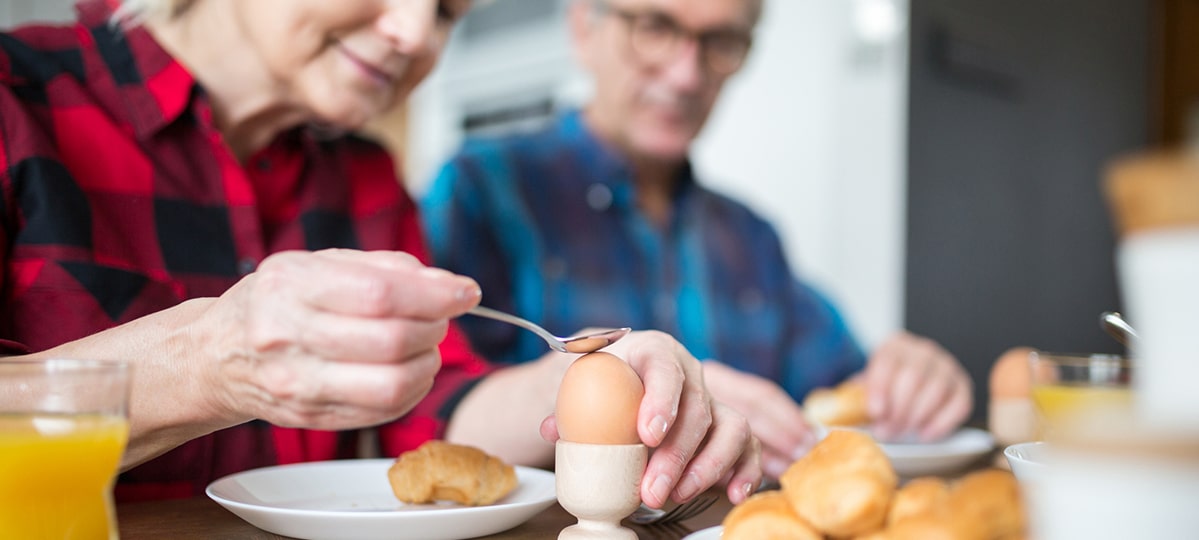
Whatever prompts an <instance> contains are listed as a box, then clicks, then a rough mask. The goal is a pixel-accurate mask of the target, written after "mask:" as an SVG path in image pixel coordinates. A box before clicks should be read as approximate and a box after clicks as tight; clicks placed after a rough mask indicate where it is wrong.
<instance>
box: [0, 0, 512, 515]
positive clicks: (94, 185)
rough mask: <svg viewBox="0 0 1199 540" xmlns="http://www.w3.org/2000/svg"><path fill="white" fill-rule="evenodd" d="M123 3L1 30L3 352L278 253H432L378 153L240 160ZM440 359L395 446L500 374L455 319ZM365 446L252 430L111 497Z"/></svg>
mask: <svg viewBox="0 0 1199 540" xmlns="http://www.w3.org/2000/svg"><path fill="white" fill-rule="evenodd" d="M115 3H116V2H115V1H112V2H109V3H106V2H104V1H102V0H87V1H84V2H81V3H80V4H79V6H78V11H79V22H78V23H77V24H75V25H74V26H64V27H46V26H40V27H39V26H30V27H25V28H20V29H16V30H13V31H11V32H8V33H0V190H2V191H0V254H3V257H4V259H3V263H2V264H0V273H2V276H0V277H2V283H3V285H2V288H0V338H4V339H6V340H9V341H10V343H8V344H7V345H8V347H7V349H8V350H9V351H10V352H16V351H18V350H20V349H21V348H25V349H27V350H32V351H37V350H44V349H46V348H50V347H53V346H55V345H58V344H61V343H63V342H66V341H70V340H74V339H77V338H80V337H82V336H87V335H90V334H94V333H96V332H99V331H101V330H104V329H106V328H109V327H112V326H115V325H119V324H122V323H125V322H128V321H131V320H133V319H136V318H138V317H141V316H143V315H146V314H149V313H153V312H156V311H160V310H162V309H165V308H168V307H170V306H174V305H176V304H179V303H180V302H182V301H184V300H187V299H189V298H196V297H212V296H218V295H220V294H221V293H223V292H224V291H225V290H226V289H228V288H229V287H230V286H231V285H233V283H234V282H236V281H237V280H238V279H239V278H240V277H241V276H243V275H245V274H247V273H249V272H251V271H253V270H254V268H255V266H256V265H257V263H258V262H259V261H261V260H262V259H263V258H264V257H266V256H267V255H268V254H271V253H274V252H278V251H283V250H295V249H306V250H317V249H322V248H329V247H344V248H358V249H364V250H402V251H407V252H409V253H415V254H417V255H418V256H420V257H421V258H422V260H425V247H424V244H423V241H422V239H421V235H420V229H419V225H418V221H417V219H416V214H415V207H414V205H413V203H412V200H411V199H410V198H409V197H408V195H407V194H406V193H405V192H404V190H403V189H402V187H401V185H400V183H399V182H398V181H397V179H396V177H395V173H394V168H393V164H392V161H391V160H390V158H389V157H388V156H387V154H386V153H385V152H384V151H383V150H382V149H380V148H379V147H378V146H376V145H374V144H371V143H368V142H365V141H362V140H360V139H356V138H353V137H341V138H337V139H334V140H320V139H318V138H314V137H313V136H312V134H310V133H309V132H307V131H306V130H302V129H297V130H295V131H293V132H290V133H286V134H284V135H283V136H281V137H279V138H278V140H276V141H275V142H274V143H273V144H271V145H270V146H269V147H267V148H265V149H264V150H262V151H261V152H258V153H257V154H256V155H254V156H253V157H252V158H251V159H249V160H248V161H246V163H245V164H243V163H240V162H239V161H238V160H237V158H236V157H234V155H233V154H232V153H231V152H230V150H229V148H228V147H227V146H226V144H225V142H224V140H223V139H222V137H221V134H220V133H219V132H218V131H217V130H216V128H215V127H214V125H213V118H212V109H211V107H210V104H209V102H208V100H207V99H205V97H204V92H203V90H202V89H201V88H200V87H199V86H198V85H197V83H196V81H195V80H194V79H193V78H192V76H191V75H190V74H189V73H188V71H187V70H186V69H185V68H184V67H183V66H182V65H180V64H179V63H178V62H176V61H175V60H174V59H173V58H172V57H171V56H170V55H168V54H167V53H166V51H164V50H163V49H162V48H161V47H160V46H159V45H158V44H157V43H156V42H155V41H154V39H153V38H152V37H151V35H150V34H149V33H148V32H146V31H145V30H144V29H138V28H135V29H131V30H125V29H122V28H120V27H119V26H117V25H114V24H111V17H112V10H113V6H114V5H115ZM11 342H15V343H11ZM441 354H442V362H443V368H442V371H441V372H440V374H439V375H438V378H437V382H436V385H435V387H434V389H433V391H432V392H431V393H430V394H429V397H427V398H426V399H425V400H424V401H423V402H422V403H421V404H420V405H418V406H417V407H416V409H414V410H413V411H412V412H410V413H409V414H408V415H407V416H405V417H403V418H401V419H400V420H398V421H396V422H393V423H391V424H389V425H386V426H383V427H381V428H380V430H379V431H380V439H381V446H382V448H381V451H382V452H383V453H384V454H385V455H391V456H394V455H396V454H398V453H399V452H401V451H404V450H407V449H410V448H413V447H415V446H417V445H419V444H420V443H421V442H424V441H425V440H428V439H430V438H434V437H438V436H440V435H441V434H442V432H443V428H444V424H445V420H446V418H447V416H448V414H449V412H450V410H449V409H451V408H452V406H453V404H454V403H455V402H456V399H457V398H458V397H460V395H461V393H462V392H463V391H465V389H466V388H467V387H468V386H469V384H470V383H471V382H472V381H474V380H477V379H478V377H479V376H481V375H482V374H483V373H485V372H486V371H487V370H488V369H489V368H488V365H487V364H486V363H485V362H483V361H482V360H480V359H479V358H477V357H476V356H474V355H472V354H471V352H470V350H469V347H468V345H467V344H466V341H465V339H463V338H462V337H461V335H460V334H459V333H458V331H457V329H456V328H453V327H452V328H451V331H450V335H449V337H448V338H447V339H446V341H445V342H444V343H443V344H442V346H441ZM356 439H357V438H356V436H355V435H354V434H353V433H335V432H321V431H308V430H300V429H284V428H278V427H273V426H269V425H267V424H265V423H263V422H251V423H248V424H244V425H241V426H236V427H233V428H229V429H225V430H223V431H220V432H217V433H214V434H212V435H209V436H206V437H202V438H200V439H197V440H194V441H191V442H189V443H187V444H184V445H183V446H181V447H179V448H177V449H175V450H173V451H171V452H169V453H167V454H165V455H163V456H161V457H159V458H157V459H155V460H153V461H150V462H148V463H145V464H143V465H141V466H139V467H136V468H135V469H133V470H131V471H128V472H127V473H125V474H122V475H121V477H120V479H119V482H118V487H117V497H118V498H119V499H123V500H133V499H146V498H163V497H182V496H193V495H198V494H201V493H203V490H204V488H205V486H206V485H207V484H208V483H209V482H211V481H212V480H214V479H216V478H219V477H221V476H223V475H226V474H230V473H233V472H237V471H241V470H246V469H250V468H254V467H261V466H266V465H274V464H279V463H290V462H298V461H312V460H323V459H334V458H342V457H353V455H354V453H355V451H356V448H355V442H356Z"/></svg>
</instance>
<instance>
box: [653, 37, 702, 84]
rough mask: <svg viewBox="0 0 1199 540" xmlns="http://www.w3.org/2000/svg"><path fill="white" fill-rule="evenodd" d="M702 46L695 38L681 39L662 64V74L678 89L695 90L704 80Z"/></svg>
mask: <svg viewBox="0 0 1199 540" xmlns="http://www.w3.org/2000/svg"><path fill="white" fill-rule="evenodd" d="M703 61H704V58H703V48H702V47H701V46H700V44H699V41H697V40H695V39H683V40H682V42H681V43H679V46H678V50H677V51H675V54H674V56H673V57H672V58H670V59H669V60H667V61H666V63H665V64H664V65H663V75H664V76H665V77H666V79H667V80H668V81H670V82H671V83H672V84H673V85H674V86H675V87H676V88H678V89H680V90H696V89H698V88H699V87H700V85H701V84H702V83H703V81H704V65H703Z"/></svg>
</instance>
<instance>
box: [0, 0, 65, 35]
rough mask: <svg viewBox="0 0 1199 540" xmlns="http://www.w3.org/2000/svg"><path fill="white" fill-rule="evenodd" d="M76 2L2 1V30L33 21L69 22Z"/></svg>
mask: <svg viewBox="0 0 1199 540" xmlns="http://www.w3.org/2000/svg"><path fill="white" fill-rule="evenodd" d="M74 5H75V1H74V0H0V28H8V27H10V26H14V25H17V24H22V23H26V22H31V21H69V20H72V19H73V18H74V14H75V10H74Z"/></svg>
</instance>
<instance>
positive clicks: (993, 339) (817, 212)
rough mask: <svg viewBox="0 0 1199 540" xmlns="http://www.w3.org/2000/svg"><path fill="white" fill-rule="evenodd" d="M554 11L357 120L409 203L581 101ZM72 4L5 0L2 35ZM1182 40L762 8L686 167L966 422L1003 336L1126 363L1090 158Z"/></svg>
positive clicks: (1038, 7)
mask: <svg viewBox="0 0 1199 540" xmlns="http://www.w3.org/2000/svg"><path fill="white" fill-rule="evenodd" d="M569 1H570V0H491V1H487V0H476V8H475V9H474V10H473V11H472V13H471V14H470V15H469V16H468V17H467V18H466V20H464V21H463V23H462V24H461V25H460V26H459V27H458V29H457V30H456V32H455V35H454V37H453V40H452V43H451V46H450V47H449V49H448V50H447V52H446V55H445V58H444V60H443V62H442V63H441V65H440V66H439V67H438V69H437V70H436V71H435V72H434V74H433V75H432V76H431V77H430V79H429V80H428V81H426V82H425V84H424V85H423V86H422V87H421V88H420V89H419V90H418V91H417V93H416V94H415V95H414V96H413V97H412V99H411V100H410V101H409V103H408V104H407V106H406V107H402V108H400V109H398V110H396V111H393V112H392V113H391V114H389V115H387V116H386V117H385V118H381V119H379V121H378V122H377V123H376V125H374V126H372V131H373V132H374V133H375V134H377V135H379V136H380V137H381V138H383V139H384V140H385V141H386V142H387V143H388V144H389V145H391V146H392V147H393V148H394V149H396V151H397V153H398V154H401V155H402V160H401V163H402V165H401V166H402V168H403V171H402V172H403V174H404V177H405V179H406V180H405V181H406V182H407V184H408V186H409V188H410V189H411V190H412V191H413V192H414V193H416V194H418V195H419V194H420V193H421V192H422V191H423V190H424V189H425V187H426V186H427V184H428V182H429V180H431V178H432V176H433V175H434V174H435V172H436V170H437V168H438V167H439V166H440V164H441V162H442V161H443V160H444V159H446V158H447V157H448V155H449V154H450V153H451V152H452V151H453V150H454V149H455V148H456V147H457V145H458V144H460V142H461V140H462V138H463V137H464V136H466V135H468V134H474V133H501V132H504V131H507V130H519V129H528V128H531V127H536V126H538V125H539V124H540V123H541V122H544V121H546V120H547V119H549V118H551V117H552V115H553V114H554V113H555V112H556V111H558V110H560V109H562V108H564V107H570V106H571V105H573V104H576V103H579V102H580V101H581V100H583V99H584V98H586V96H587V95H588V92H589V91H590V81H588V80H587V79H586V78H585V77H584V76H583V75H581V74H580V73H579V71H578V70H577V69H576V68H575V67H574V64H573V58H572V53H571V49H570V46H569V43H568V40H567V33H566V28H565V8H566V6H567V5H568V2H569ZM71 6H72V2H71V1H70V0H0V27H9V26H12V25H14V24H19V23H27V22H30V21H66V20H70V17H71V13H72V9H71ZM1196 51H1199V0H1147V1H1142V0H1131V1H1130V0H1057V1H1053V2H1013V1H1011V0H766V10H765V16H764V18H763V21H762V23H761V25H760V27H759V28H758V31H757V34H756V35H755V44H754V50H753V52H752V53H751V56H750V59H749V62H748V64H747V65H746V66H745V68H744V69H743V70H742V72H741V73H739V74H738V75H737V76H736V77H734V79H733V80H732V81H731V82H730V84H729V86H728V87H727V88H726V91H725V93H724V95H723V98H722V101H721V102H720V103H719V104H718V106H717V110H716V112H715V114H714V116H713V117H712V119H711V120H710V122H709V124H708V126H707V128H706V129H705V132H704V135H703V138H702V139H701V141H700V143H699V144H698V146H697V147H696V148H695V149H694V152H693V160H694V162H695V164H696V166H697V168H698V170H699V175H700V178H701V179H703V181H705V182H707V183H708V184H709V185H711V186H713V187H715V188H717V189H719V190H722V191H724V192H726V193H729V194H731V195H733V196H736V197H738V198H740V199H741V200H743V201H745V202H747V203H748V204H749V205H750V206H752V207H754V208H755V209H756V210H758V211H759V212H761V213H762V214H764V215H765V216H767V217H768V218H770V219H771V220H773V221H774V222H775V224H776V225H777V226H778V227H779V230H780V233H781V234H782V236H783V240H784V243H785V246H786V249H787V251H788V256H789V257H790V258H791V260H792V261H793V262H794V264H795V266H796V267H797V268H798V269H799V271H800V272H801V273H803V274H804V276H805V277H806V278H808V279H809V280H811V281H812V282H813V283H815V284H817V285H818V286H819V287H821V288H822V289H823V290H824V291H825V292H826V293H828V294H829V296H830V297H832V299H833V300H834V302H836V303H837V304H838V305H839V306H841V308H842V310H843V312H844V314H845V315H846V317H847V319H848V321H849V323H850V325H851V327H852V328H853V329H854V330H855V332H856V333H857V335H858V336H859V339H860V340H861V341H862V342H863V344H864V345H866V346H868V347H869V346H871V345H873V344H875V343H877V342H878V341H880V340H881V339H882V338H884V337H885V336H886V335H888V334H889V333H890V332H892V331H894V330H896V329H899V328H905V327H906V328H908V329H910V330H912V331H914V332H917V333H920V334H925V335H928V336H931V337H933V338H935V339H937V340H939V341H940V342H941V343H943V344H944V345H945V346H946V347H947V348H948V349H950V350H951V351H952V352H953V353H955V354H956V355H957V356H958V357H959V358H960V359H961V360H962V361H963V362H964V363H965V364H966V365H967V366H968V367H969V369H970V371H971V373H972V375H973V376H974V377H975V381H976V383H978V384H977V388H978V392H977V394H978V395H977V400H978V406H977V407H976V408H975V411H976V419H977V418H981V416H982V415H983V414H984V413H985V411H986V407H985V406H984V405H983V404H985V403H986V399H987V395H986V380H987V379H986V376H987V372H988V370H989V368H990V365H991V364H992V362H994V360H995V358H996V357H998V356H999V355H1000V354H1001V353H1002V352H1003V351H1004V350H1006V349H1008V348H1010V347H1013V346H1017V345H1027V346H1032V347H1037V348H1042V349H1048V350H1059V351H1088V352H1089V351H1096V352H1121V349H1120V347H1119V346H1118V345H1117V344H1116V342H1114V341H1112V339H1111V338H1109V337H1107V336H1106V335H1105V334H1103V333H1102V331H1101V330H1100V329H1099V325H1098V317H1099V314H1100V312H1102V311H1105V310H1119V309H1120V307H1121V303H1120V294H1119V291H1118V289H1117V285H1116V276H1115V270H1114V262H1113V256H1114V247H1115V239H1114V236H1113V229H1112V225H1111V221H1110V219H1109V214H1108V208H1107V206H1106V204H1105V201H1104V199H1103V194H1102V180H1103V178H1104V168H1105V166H1106V165H1107V164H1109V163H1110V162H1111V161H1112V160H1113V159H1116V158H1118V157H1120V156H1125V155H1128V154H1130V153H1135V152H1138V151H1142V150H1145V149H1147V148H1150V147H1156V146H1163V145H1171V144H1176V143H1178V142H1179V141H1180V140H1181V139H1182V138H1183V136H1184V130H1183V127H1182V126H1183V125H1184V118H1185V116H1186V114H1185V113H1186V111H1187V110H1188V109H1189V106H1190V103H1191V102H1192V101H1194V100H1195V99H1196V98H1199V53H1197V52H1196ZM1132 322H1133V323H1134V325H1135V321H1132Z"/></svg>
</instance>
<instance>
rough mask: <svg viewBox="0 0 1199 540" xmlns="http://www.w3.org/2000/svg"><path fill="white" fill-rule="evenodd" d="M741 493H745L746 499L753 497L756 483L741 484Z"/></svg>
mask: <svg viewBox="0 0 1199 540" xmlns="http://www.w3.org/2000/svg"><path fill="white" fill-rule="evenodd" d="M741 493H744V494H745V497H746V498H749V496H750V495H753V494H754V483H753V482H746V483H744V484H741Z"/></svg>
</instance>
